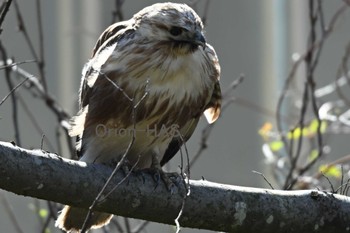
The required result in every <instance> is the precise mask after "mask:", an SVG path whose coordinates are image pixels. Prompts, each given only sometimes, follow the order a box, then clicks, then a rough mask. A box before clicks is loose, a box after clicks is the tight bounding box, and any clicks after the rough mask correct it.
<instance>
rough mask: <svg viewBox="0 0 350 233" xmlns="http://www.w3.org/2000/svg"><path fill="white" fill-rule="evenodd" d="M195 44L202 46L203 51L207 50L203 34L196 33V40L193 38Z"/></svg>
mask: <svg viewBox="0 0 350 233" xmlns="http://www.w3.org/2000/svg"><path fill="white" fill-rule="evenodd" d="M193 42H194V43H195V44H196V45H199V46H202V48H203V49H205V47H206V41H205V37H204V35H203V34H202V33H201V32H196V34H195V35H194V38H193Z"/></svg>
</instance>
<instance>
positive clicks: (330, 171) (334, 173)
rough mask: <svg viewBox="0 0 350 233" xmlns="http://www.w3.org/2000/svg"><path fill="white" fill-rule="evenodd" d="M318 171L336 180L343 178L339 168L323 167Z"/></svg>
mask: <svg viewBox="0 0 350 233" xmlns="http://www.w3.org/2000/svg"><path fill="white" fill-rule="evenodd" d="M318 170H319V172H322V173H323V174H325V175H326V176H330V177H335V178H340V177H341V169H340V167H339V166H335V165H332V166H328V165H321V166H320V167H319V169H318Z"/></svg>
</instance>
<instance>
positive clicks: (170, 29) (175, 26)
mask: <svg viewBox="0 0 350 233" xmlns="http://www.w3.org/2000/svg"><path fill="white" fill-rule="evenodd" d="M133 19H134V20H135V25H136V26H137V28H138V30H139V31H140V33H141V34H142V35H143V36H144V37H145V39H146V41H151V42H160V43H164V44H168V45H171V46H172V47H173V48H175V49H178V50H181V51H182V52H185V51H193V50H195V49H197V48H198V46H201V47H203V48H205V46H206V41H205V37H204V35H203V23H202V21H201V19H200V17H199V16H198V15H197V13H196V12H195V11H194V10H193V9H192V8H191V7H189V6H187V5H186V4H177V3H157V4H154V5H152V6H149V7H146V8H144V9H143V10H141V11H140V12H138V13H137V14H135V15H134V17H133Z"/></svg>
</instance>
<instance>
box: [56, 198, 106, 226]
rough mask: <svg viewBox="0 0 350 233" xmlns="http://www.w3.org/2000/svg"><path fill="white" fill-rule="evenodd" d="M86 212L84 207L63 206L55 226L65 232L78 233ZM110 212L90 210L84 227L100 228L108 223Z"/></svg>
mask: <svg viewBox="0 0 350 233" xmlns="http://www.w3.org/2000/svg"><path fill="white" fill-rule="evenodd" d="M87 214H88V211H87V210H86V209H81V208H76V207H71V206H67V205H66V206H65V207H64V208H63V210H62V211H61V213H60V215H59V216H58V218H57V220H56V223H55V226H56V227H58V228H60V229H62V230H65V231H66V232H71V233H79V232H80V230H81V228H82V226H83V224H84V221H85V218H86V216H87ZM112 217H113V215H112V214H107V213H101V212H92V214H91V217H90V219H89V222H88V223H87V225H86V229H90V228H100V227H102V226H104V225H106V224H108V223H109V221H110V220H111V218H112Z"/></svg>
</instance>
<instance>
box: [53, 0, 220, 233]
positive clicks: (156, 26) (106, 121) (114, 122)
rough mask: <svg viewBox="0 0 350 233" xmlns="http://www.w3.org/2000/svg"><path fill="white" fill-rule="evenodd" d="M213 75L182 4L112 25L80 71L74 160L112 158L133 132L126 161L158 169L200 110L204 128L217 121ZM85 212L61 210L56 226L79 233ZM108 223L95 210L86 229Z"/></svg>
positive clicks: (196, 25)
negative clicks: (155, 161) (205, 122)
mask: <svg viewBox="0 0 350 233" xmlns="http://www.w3.org/2000/svg"><path fill="white" fill-rule="evenodd" d="M219 77H220V66H219V63H218V59H217V56H216V54H215V51H214V49H213V48H212V47H211V46H210V45H209V44H207V43H206V41H205V39H204V36H203V24H202V22H201V19H200V18H199V16H198V15H197V14H196V13H195V12H194V11H193V10H192V9H191V8H190V7H188V6H187V5H185V4H174V3H159V4H154V5H152V6H149V7H146V8H144V9H143V10H141V11H140V12H138V13H137V14H135V15H134V17H133V18H132V19H130V20H128V21H124V22H120V23H116V24H113V25H111V26H110V27H108V28H107V29H106V30H105V31H104V32H103V33H102V35H101V36H100V38H99V39H98V41H97V43H96V45H95V48H94V49H93V54H92V58H91V60H90V61H89V62H88V63H87V64H86V66H85V67H84V69H83V75H82V82H81V88H80V111H79V113H78V114H77V116H76V117H74V118H73V121H72V129H71V131H70V134H71V136H78V138H79V141H78V143H77V151H78V155H79V156H80V160H81V161H85V162H89V163H101V162H108V161H109V160H112V159H113V160H114V161H116V160H117V161H118V160H120V159H121V157H122V155H123V154H124V153H125V151H126V149H127V147H128V145H129V143H130V140H131V137H132V135H133V134H134V135H135V141H134V144H133V145H132V147H131V149H130V151H129V152H128V155H127V159H128V161H129V162H130V163H131V164H135V163H136V162H137V164H136V168H137V169H142V168H149V167H150V166H151V163H152V157H153V156H156V157H157V158H158V159H159V162H160V164H161V165H164V164H165V163H167V162H168V161H169V160H170V159H171V158H172V157H173V156H174V155H175V154H176V153H177V152H178V150H179V149H180V147H181V146H182V145H183V143H184V142H185V141H187V140H188V139H189V138H190V137H191V135H192V133H193V131H194V129H195V128H196V126H197V123H198V121H199V118H200V116H201V115H202V113H204V115H205V117H206V119H207V120H208V122H209V123H213V122H214V121H216V119H217V118H218V117H219V114H220V107H221V91H220V85H219ZM136 106H137V107H136ZM160 129H177V131H176V133H170V134H169V133H159V132H157V131H159V130H160ZM122 131H123V134H122V133H121V132H122ZM125 132H132V133H126V134H125ZM138 158H139V160H138ZM86 213H87V212H86V211H85V210H83V209H79V208H74V207H69V206H66V207H65V208H64V210H63V211H62V213H61V214H60V216H59V218H58V220H57V222H56V226H58V227H60V228H61V229H64V230H66V231H68V232H79V229H81V227H82V223H83V221H84V219H85V216H86ZM110 218H111V215H109V214H105V213H99V212H95V213H94V216H93V219H92V220H91V221H90V223H89V225H88V228H96V227H101V226H103V225H105V224H106V223H108V222H109V220H110Z"/></svg>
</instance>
